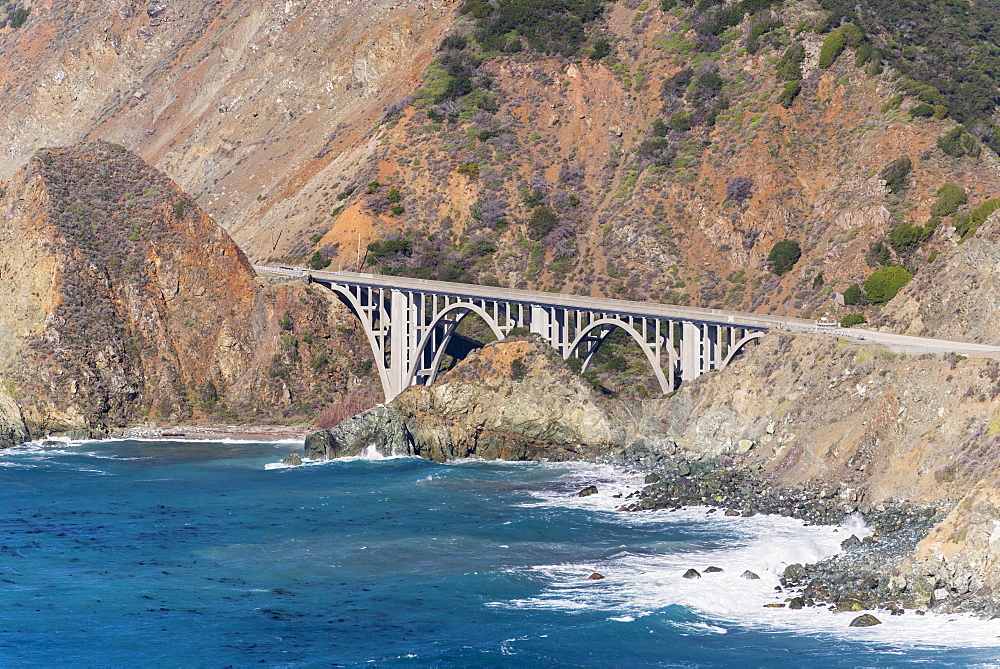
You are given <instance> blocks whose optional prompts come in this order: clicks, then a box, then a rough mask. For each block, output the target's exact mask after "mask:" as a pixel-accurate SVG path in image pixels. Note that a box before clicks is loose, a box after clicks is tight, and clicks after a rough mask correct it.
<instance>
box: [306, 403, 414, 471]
mask: <svg viewBox="0 0 1000 669" xmlns="http://www.w3.org/2000/svg"><path fill="white" fill-rule="evenodd" d="M370 446H374V448H375V450H377V451H378V452H379V453H381V454H382V455H414V448H413V439H412V437H411V436H410V432H409V430H408V429H407V427H406V421H405V420H404V419H403V416H402V415H401V414H400V413H399V411H397V410H396V409H394V408H393V407H388V406H377V407H373V408H371V409H368V410H367V411H363V412H362V413H359V414H358V415H357V416H354V417H352V418H348V419H347V420H345V421H342V422H341V423H339V424H337V425H335V426H334V427H332V428H330V429H329V430H323V431H321V432H314V433H313V434H310V435H309V436H308V437H306V457H307V458H311V459H314V460H332V459H333V458H342V457H349V456H357V455H361V454H362V453H364V452H365V451H366V450H367V449H368V448H369V447H370Z"/></svg>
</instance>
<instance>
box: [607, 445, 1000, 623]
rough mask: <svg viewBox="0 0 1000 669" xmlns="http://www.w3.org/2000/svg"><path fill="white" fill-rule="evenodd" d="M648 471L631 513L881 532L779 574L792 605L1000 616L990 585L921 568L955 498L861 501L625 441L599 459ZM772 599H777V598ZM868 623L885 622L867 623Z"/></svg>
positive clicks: (843, 490) (730, 459)
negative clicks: (922, 551) (853, 526)
mask: <svg viewBox="0 0 1000 669" xmlns="http://www.w3.org/2000/svg"><path fill="white" fill-rule="evenodd" d="M595 460H597V461H598V462H603V463H607V464H613V465H617V466H623V467H626V468H628V469H632V470H635V471H639V472H643V473H645V474H646V479H645V482H646V485H645V486H644V487H643V488H641V489H640V490H637V491H635V492H634V493H632V494H631V495H629V496H628V497H626V498H624V500H623V502H624V503H623V505H622V506H621V507H620V509H621V510H623V511H629V512H638V511H650V510H656V509H681V508H684V507H691V506H708V507H712V508H717V509H719V510H720V511H721V510H724V511H723V512H724V514H725V515H727V516H744V517H750V516H754V515H757V514H771V515H778V516H785V517H793V518H797V519H800V520H802V521H804V522H806V523H808V524H816V525H836V524H840V523H842V522H844V521H845V520H846V519H847V518H848V517H849V516H850V515H852V514H857V515H858V516H860V517H861V518H862V519H863V520H864V522H865V524H866V525H867V526H868V527H869V528H871V529H872V531H873V534H872V535H871V536H868V537H864V538H862V539H859V538H858V537H857V536H855V535H850V536H848V537H846V538H845V540H844V541H843V542H842V543H841V548H842V552H841V553H839V554H837V555H835V556H832V557H830V558H827V559H825V560H822V561H820V562H816V563H813V564H805V565H803V564H791V565H788V567H787V568H786V569H785V572H784V574H783V575H782V577H781V579H780V583H781V587H782V588H783V589H784V594H785V595H786V598H785V603H784V604H782V605H781V606H784V605H787V606H788V608H790V609H802V608H809V607H815V606H824V607H827V608H829V610H830V611H835V612H841V611H857V612H860V611H879V610H880V611H884V612H886V613H888V614H889V615H903V614H904V613H905V612H906V611H907V610H910V611H911V612H913V613H915V614H916V615H924V613H926V612H928V611H932V612H937V613H958V612H967V613H974V614H978V615H981V616H993V615H995V614H996V613H997V612H998V611H1000V606H998V604H997V602H996V601H995V600H993V599H992V598H991V597H990V595H991V594H992V593H990V592H978V593H977V592H961V591H960V589H956V588H953V587H950V586H951V584H950V583H949V582H948V580H947V579H941V578H935V577H933V576H926V575H920V574H915V573H914V570H913V566H912V565H911V564H910V561H911V559H912V557H913V555H914V552H915V551H916V548H917V545H918V544H919V543H920V542H921V541H922V540H923V539H924V538H925V537H926V536H927V535H928V533H929V532H930V530H931V529H932V528H933V527H934V526H935V525H936V524H938V523H939V522H941V521H942V520H943V519H944V517H945V516H946V515H947V513H948V511H949V510H950V509H951V508H952V507H953V506H954V504H955V500H936V501H933V502H913V501H908V500H891V501H883V502H878V503H875V504H869V503H865V502H863V501H862V502H859V501H858V497H859V495H858V492H857V490H855V489H852V488H851V487H849V486H848V485H847V484H845V483H840V484H829V483H827V484H811V485H810V484H806V485H797V486H792V487H790V488H775V487H774V486H773V485H772V483H771V482H770V481H769V480H768V479H767V478H766V476H765V473H764V472H763V470H762V468H761V466H760V464H759V463H756V462H754V461H753V459H751V458H749V457H743V456H739V455H722V456H710V457H699V456H697V455H692V454H687V453H685V454H675V455H656V454H653V453H650V452H649V451H648V450H646V449H641V448H640V449H625V450H623V451H618V452H615V453H608V454H604V455H602V456H600V457H598V458H595ZM768 606H775V605H774V604H769V605H768ZM867 624H877V623H871V621H867Z"/></svg>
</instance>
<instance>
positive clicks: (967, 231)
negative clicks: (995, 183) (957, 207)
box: [955, 198, 1000, 239]
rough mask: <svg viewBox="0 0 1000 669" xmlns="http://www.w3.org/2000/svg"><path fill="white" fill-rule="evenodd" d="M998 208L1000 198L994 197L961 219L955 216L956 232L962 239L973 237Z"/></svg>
mask: <svg viewBox="0 0 1000 669" xmlns="http://www.w3.org/2000/svg"><path fill="white" fill-rule="evenodd" d="M997 209H1000V199H996V198H994V199H992V200H987V201H986V202H983V203H982V204H981V205H979V206H978V207H976V208H975V209H973V210H972V211H971V212H969V215H968V216H967V217H965V218H964V219H962V220H959V218H960V217H959V216H956V217H955V219H956V220H955V232H957V233H958V234H959V236H960V237H961V238H962V239H966V238H968V237H971V236H972V235H974V234H975V233H976V230H978V229H979V226H980V225H982V224H983V223H984V222H985V221H986V219H987V218H989V216H990V214H992V213H993V212H994V211H996V210H997Z"/></svg>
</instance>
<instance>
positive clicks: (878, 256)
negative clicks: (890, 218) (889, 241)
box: [866, 239, 892, 267]
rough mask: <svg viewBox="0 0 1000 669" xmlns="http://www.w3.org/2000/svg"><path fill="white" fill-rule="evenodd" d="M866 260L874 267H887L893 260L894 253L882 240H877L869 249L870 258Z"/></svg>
mask: <svg viewBox="0 0 1000 669" xmlns="http://www.w3.org/2000/svg"><path fill="white" fill-rule="evenodd" d="M866 260H867V261H868V264H869V265H870V266H872V267H885V266H886V265H888V264H889V261H890V260H892V251H890V250H889V247H888V246H886V245H885V244H883V243H882V240H881V239H879V240H876V241H874V242H872V245H871V246H869V247H868V257H867V258H866Z"/></svg>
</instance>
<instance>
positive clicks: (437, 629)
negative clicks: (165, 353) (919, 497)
mask: <svg viewBox="0 0 1000 669" xmlns="http://www.w3.org/2000/svg"><path fill="white" fill-rule="evenodd" d="M291 448H292V446H290V445H287V444H285V445H277V444H250V443H178V442H136V441H121V442H100V443H87V444H67V445H60V446H48V447H41V446H37V447H30V448H22V449H17V450H15V451H9V452H3V453H0V666H4V667H8V666H65V665H72V666H101V667H108V666H137V665H143V666H175V667H181V666H184V667H190V666H197V667H202V666H203V667H224V666H250V665H259V664H263V665H266V666H283V667H285V666H287V667H298V666H309V667H312V666H317V667H327V666H341V665H343V666H370V665H377V666H419V667H424V666H551V667H577V666H609V667H612V666H613V667H622V666H686V667H688V666H734V665H744V666H747V665H748V666H776V665H793V664H794V665H798V664H802V663H805V662H811V663H814V664H817V665H819V666H859V665H864V666H897V665H908V664H913V663H921V664H934V665H953V666H968V665H976V664H981V665H985V664H990V663H992V662H993V661H994V660H996V659H997V658H998V657H1000V648H998V645H997V644H998V643H1000V639H998V638H997V637H998V636H1000V625H998V624H997V621H991V622H981V621H976V620H971V619H964V618H959V617H957V616H951V617H937V616H926V617H924V618H917V617H916V616H913V615H912V614H908V615H907V616H903V617H901V618H894V619H892V620H889V619H888V618H889V617H888V616H881V615H880V617H883V618H884V619H886V624H885V625H883V626H881V627H876V628H866V629H861V630H859V629H848V628H847V623H848V622H849V620H850V614H838V615H835V614H832V613H829V612H827V611H825V610H811V611H788V610H787V609H773V608H768V609H765V608H763V604H764V603H767V602H769V601H775V602H780V601H782V597H783V596H784V593H776V592H775V591H774V586H775V584H776V582H777V581H776V579H777V576H776V573H777V572H778V571H780V569H781V568H782V565H783V564H784V563H786V562H788V561H790V560H796V559H805V558H808V557H809V556H815V555H820V554H824V553H830V552H833V551H834V550H835V546H836V543H837V542H839V540H841V539H842V538H844V537H845V536H846V535H845V534H844V533H845V532H847V531H851V530H848V529H841V530H838V532H834V531H833V530H832V529H831V528H804V527H802V526H801V524H800V523H797V522H795V521H791V520H788V519H773V518H772V519H768V518H753V519H742V518H735V519H733V518H718V517H716V514H709V513H707V512H706V510H704V509H695V510H688V511H683V512H677V513H669V512H656V513H646V514H628V513H622V512H617V511H615V510H614V509H615V506H616V505H618V504H620V503H621V500H620V499H619V498H616V497H614V495H615V494H622V493H625V494H627V492H628V491H629V490H632V489H634V487H635V486H636V485H637V481H636V480H634V479H629V478H628V477H625V476H623V475H621V474H619V473H616V472H613V471H612V470H610V469H608V468H600V467H596V466H588V465H554V464H536V463H487V462H460V463H455V464H449V465H439V464H434V463H430V462H426V461H423V460H419V459H412V458H404V459H388V460H361V459H358V460H345V461H337V462H332V463H326V464H323V465H322V466H308V467H299V468H272V469H267V468H266V466H267V465H268V464H269V463H275V462H277V461H278V460H280V458H281V457H282V456H283V455H284V454H285V453H286V452H287V451H289V450H291ZM590 483H597V485H598V487H599V488H600V489H601V493H600V494H599V495H595V496H593V497H587V498H579V497H576V496H575V493H576V492H577V491H578V490H579V489H580V488H581V487H583V486H584V485H587V484H590ZM858 531H860V530H858ZM709 564H714V565H717V566H720V567H723V569H724V571H723V572H720V573H713V574H709V573H706V574H704V575H703V578H702V579H699V580H686V579H682V578H681V574H682V573H683V571H684V570H685V569H686V568H687V567H689V566H693V567H695V568H697V569H699V570H704V568H705V567H706V566H708V565H709ZM744 568H753V569H754V570H756V571H758V572H759V573H760V575H761V579H760V580H759V581H748V580H746V579H741V578H739V574H740V573H742V570H743V569H744ZM594 571H598V572H600V573H602V574H604V575H605V577H606V578H604V579H599V580H591V579H589V578H588V577H589V576H590V574H591V573H592V572H594ZM904 619H905V620H904Z"/></svg>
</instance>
